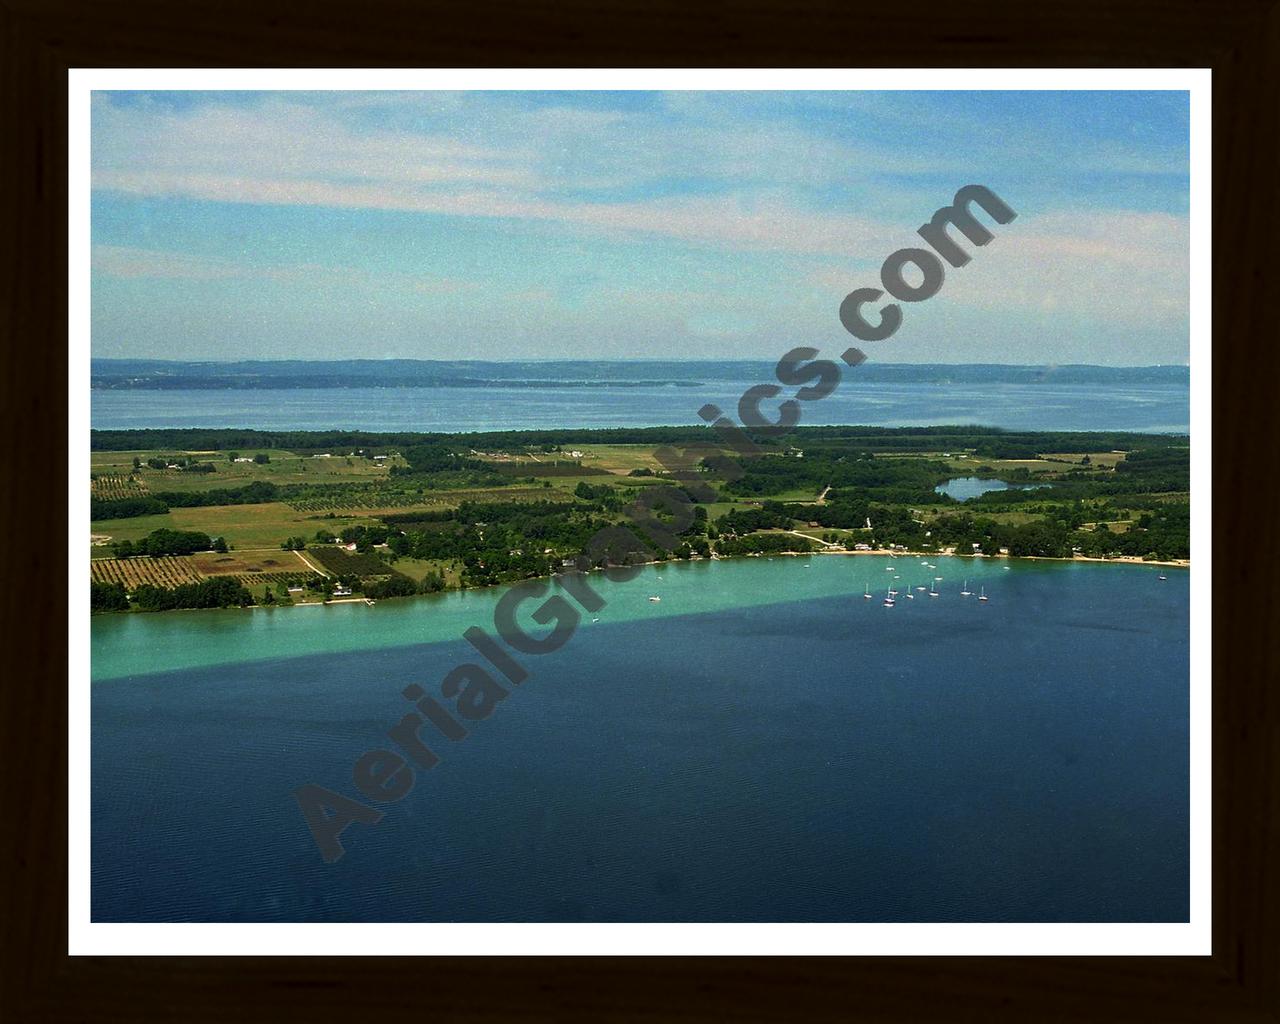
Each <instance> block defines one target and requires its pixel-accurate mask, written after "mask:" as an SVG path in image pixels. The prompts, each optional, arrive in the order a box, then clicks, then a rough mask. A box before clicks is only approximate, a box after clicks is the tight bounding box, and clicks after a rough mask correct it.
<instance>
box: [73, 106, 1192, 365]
mask: <svg viewBox="0 0 1280 1024" xmlns="http://www.w3.org/2000/svg"><path fill="white" fill-rule="evenodd" d="M1188 139H1189V98H1188V94H1187V93H1185V92H1098V91H1089V92H821V93H811V92H556V93H537V92H466V93H453V92H413V93H382V92H326V93H302V92H268V93H244V92H211V93H210V92H202V93H195V92H153V93H122V92H97V93H95V94H94V97H93V106H92V165H93V196H92V265H93V271H92V273H93V280H92V336H93V354H94V356H95V357H98V358H112V357H114V358H124V357H136V358H167V359H200V360H207V359H216V360H221V359H276V358H292V359H298V358H310V359H339V358H373V359H380V358H416V359H570V358H583V359H586V358H596V359H626V358H645V359H681V358H691V359H692V358H698V359H719V358H735V359H748V358H760V359H777V358H778V357H779V356H781V355H782V353H784V352H786V351H787V350H788V349H790V348H792V347H795V346H801V345H803V346H811V347H814V348H818V349H820V350H823V351H825V352H829V353H832V354H838V353H839V352H842V351H843V350H844V349H845V348H846V347H847V346H848V345H850V344H855V343H856V344H858V345H859V346H860V347H862V348H863V349H864V350H865V351H866V352H867V354H868V355H869V356H871V357H874V358H875V359H877V360H878V361H882V362H944V363H946V362H956V363H960V362H982V363H1037V364H1062V363H1097V364H1103V365H1148V364H1156V363H1166V364H1167V363H1178V364H1183V363H1186V362H1187V360H1188V354H1189V333H1188V275H1189V264H1188V244H1189V231H1188V226H1189V214H1188V205H1189V147H1188ZM968 184H980V185H984V186H986V187H987V188H989V189H991V190H992V191H993V192H995V193H996V194H997V195H998V196H999V197H1000V198H1001V199H1002V200H1003V201H1004V202H1005V203H1007V204H1008V205H1009V206H1011V207H1012V208H1013V209H1014V210H1015V211H1017V214H1018V216H1017V218H1016V219H1015V220H1014V221H1012V222H1010V223H1009V224H1006V225H994V224H991V229H992V231H993V233H994V235H995V238H994V240H993V241H992V242H991V243H990V244H988V245H987V246H986V247H985V248H981V249H978V248H974V247H968V248H969V250H970V252H971V254H972V256H973V259H972V260H971V262H970V263H968V264H967V265H966V266H964V267H962V268H951V267H947V269H946V278H945V280H944V282H943V285H942V288H941V290H940V291H939V292H938V293H937V294H936V295H935V296H933V297H932V298H931V299H929V300H927V301H924V302H917V303H910V304H903V320H902V326H901V327H900V328H899V330H898V331H897V333H895V334H894V335H893V336H892V337H891V338H889V339H886V340H884V341H878V342H858V341H857V340H856V339H854V338H853V337H852V336H850V335H849V334H848V333H846V332H845V330H844V328H843V327H842V326H841V324H840V321H839V317H838V310H839V306H840V302H841V300H842V299H843V298H844V296H845V295H846V294H847V293H848V292H850V291H852V290H853V289H855V288H862V287H879V283H878V282H879V275H880V266H881V264H882V262H883V261H884V259H885V258H886V257H887V256H889V255H890V254H891V253H892V252H894V251H895V250H897V249H899V248H901V247H903V246H921V245H922V244H923V243H922V242H921V240H920V239H919V237H918V236H917V235H916V234H915V232H916V229H917V228H919V227H920V225H922V224H924V223H926V222H927V221H928V220H929V219H930V218H931V217H932V215H933V212H934V211H935V210H937V209H939V208H940V207H943V206H948V205H950V203H951V201H952V197H953V196H954V194H955V192H956V191H957V190H958V189H959V188H961V187H962V186H964V185H968ZM980 216H981V214H980ZM988 223H990V222H988Z"/></svg>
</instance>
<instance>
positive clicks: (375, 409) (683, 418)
mask: <svg viewBox="0 0 1280 1024" xmlns="http://www.w3.org/2000/svg"><path fill="white" fill-rule="evenodd" d="M772 382H773V380H772V377H771V376H770V375H769V372H768V368H767V367H766V368H765V369H764V370H763V371H762V375H761V376H755V377H750V378H747V377H744V378H743V379H741V380H732V381H731V380H709V381H706V382H704V383H702V384H701V385H700V386H698V387H677V386H675V385H665V386H654V387H599V388H585V389H584V388H573V387H562V388H561V387H548V388H513V387H461V388H446V387H439V388H296V389H290V390H278V391H227V390H161V391H148V390H138V391H131V390H119V391H113V390H95V391H94V392H93V393H92V395H93V399H92V401H93V404H92V425H93V427H94V428H95V429H111V430H123V429H134V428H146V427H206V428H214V427H244V428H257V429H262V430H315V429H317V425H319V426H321V427H323V428H324V429H326V430H371V431H397V430H421V431H447V432H451V431H485V430H526V429H527V430H532V429H556V428H562V427H566V428H568V427H572V428H589V427H641V426H678V425H684V424H692V423H701V421H700V420H699V419H698V409H700V408H701V407H702V406H703V404H705V403H707V402H712V403H715V404H716V405H718V406H720V408H721V409H723V410H725V411H726V412H728V413H729V414H730V415H731V416H735V418H736V415H735V412H734V410H736V409H737V406H738V399H739V398H740V397H741V396H742V394H743V392H744V391H745V390H746V389H747V388H748V387H750V386H752V385H755V384H761V383H772ZM790 393H791V392H789V391H788V392H787V393H786V394H785V395H783V396H782V397H787V396H789V395H790ZM771 409H772V407H770V406H767V405H766V412H767V413H768V415H770V416H772V415H774V413H773V412H772V411H771ZM801 423H802V424H803V425H809V426H814V425H834V424H860V425H865V426H904V427H910V426H931V425H936V424H946V423H951V424H980V425H984V426H999V427H1006V428H1008V429H1011V430H1132V431H1142V432H1146V433H1187V432H1188V431H1189V429H1190V428H1189V424H1190V406H1189V390H1188V386H1187V384H1186V383H1185V382H1183V383H1146V384H1127V383H1125V384H1120V383H1116V384H1102V383H1079V384H1077V383H1056V382H1042V383H1033V384H1023V383H985V382H959V383H945V384H944V383H918V382H892V381H864V380H860V379H859V376H858V371H857V370H851V371H849V372H847V373H846V374H845V375H844V379H843V381H842V383H841V384H840V387H839V388H838V389H837V390H836V391H835V393H834V394H832V395H830V396H828V397H827V398H824V399H822V400H821V401H812V402H807V403H805V404H804V406H803V407H802V419H801Z"/></svg>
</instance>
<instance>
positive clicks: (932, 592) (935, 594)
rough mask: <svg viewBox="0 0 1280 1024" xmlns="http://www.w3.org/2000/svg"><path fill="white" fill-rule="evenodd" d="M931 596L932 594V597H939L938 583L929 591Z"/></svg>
mask: <svg viewBox="0 0 1280 1024" xmlns="http://www.w3.org/2000/svg"><path fill="white" fill-rule="evenodd" d="M929 596H930V597H937V596H938V584H936V583H935V584H933V589H932V590H930V591H929Z"/></svg>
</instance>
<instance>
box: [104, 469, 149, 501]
mask: <svg viewBox="0 0 1280 1024" xmlns="http://www.w3.org/2000/svg"><path fill="white" fill-rule="evenodd" d="M89 493H90V494H92V495H93V496H94V497H95V498H103V499H105V500H108V501H112V500H116V499H119V498H144V497H146V496H147V494H149V493H150V490H149V488H148V487H147V485H146V484H144V483H142V482H141V481H139V480H136V479H134V478H133V477H131V476H128V475H127V474H126V475H121V474H119V473H100V474H96V475H95V476H94V478H93V479H91V480H90V481H89Z"/></svg>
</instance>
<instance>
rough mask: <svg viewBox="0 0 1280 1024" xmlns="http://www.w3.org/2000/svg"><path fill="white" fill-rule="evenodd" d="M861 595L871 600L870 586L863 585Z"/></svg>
mask: <svg viewBox="0 0 1280 1024" xmlns="http://www.w3.org/2000/svg"><path fill="white" fill-rule="evenodd" d="M862 596H863V597H865V598H866V599H867V600H868V601H870V600H871V588H870V587H863V589H862Z"/></svg>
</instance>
